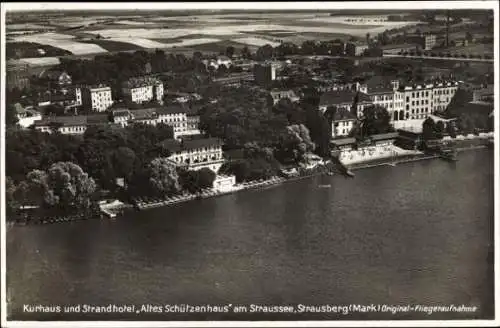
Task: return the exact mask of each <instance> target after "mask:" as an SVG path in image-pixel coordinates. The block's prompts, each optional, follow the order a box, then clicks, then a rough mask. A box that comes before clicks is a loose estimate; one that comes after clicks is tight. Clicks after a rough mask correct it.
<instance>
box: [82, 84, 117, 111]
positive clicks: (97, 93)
mask: <svg viewBox="0 0 500 328" xmlns="http://www.w3.org/2000/svg"><path fill="white" fill-rule="evenodd" d="M75 94H76V101H77V103H79V99H80V98H81V104H82V106H83V107H84V108H85V109H89V110H92V111H95V112H104V111H105V110H107V109H108V108H109V107H111V105H113V99H112V97H111V88H110V87H107V86H104V85H99V86H82V87H77V88H76V90H75Z"/></svg>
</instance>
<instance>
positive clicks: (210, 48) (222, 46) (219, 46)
mask: <svg viewBox="0 0 500 328" xmlns="http://www.w3.org/2000/svg"><path fill="white" fill-rule="evenodd" d="M229 46H232V47H234V48H235V52H236V53H238V52H239V51H240V49H243V48H244V47H245V45H244V44H242V43H238V42H233V41H230V40H224V41H220V42H215V43H206V44H199V45H195V46H190V47H189V48H190V49H193V51H200V52H212V53H217V54H218V53H220V52H225V51H226V49H227V47H229ZM248 49H250V51H252V52H255V51H257V49H258V47H255V46H250V45H249V46H248Z"/></svg>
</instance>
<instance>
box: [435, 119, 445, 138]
mask: <svg viewBox="0 0 500 328" xmlns="http://www.w3.org/2000/svg"><path fill="white" fill-rule="evenodd" d="M434 129H435V130H434V132H435V136H436V138H437V139H442V138H443V133H444V132H445V125H444V123H443V121H438V122H437V123H436V125H435V126H434Z"/></svg>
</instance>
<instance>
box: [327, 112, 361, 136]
mask: <svg viewBox="0 0 500 328" xmlns="http://www.w3.org/2000/svg"><path fill="white" fill-rule="evenodd" d="M355 122H356V116H355V115H354V114H353V113H351V112H350V111H348V110H336V111H335V113H334V114H333V117H332V138H338V137H346V136H348V135H349V134H350V132H351V131H352V129H353V127H354V123H355Z"/></svg>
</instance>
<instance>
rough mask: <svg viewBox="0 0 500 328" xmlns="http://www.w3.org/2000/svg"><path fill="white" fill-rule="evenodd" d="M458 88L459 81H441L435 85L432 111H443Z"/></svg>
mask: <svg viewBox="0 0 500 328" xmlns="http://www.w3.org/2000/svg"><path fill="white" fill-rule="evenodd" d="M457 90H458V83H457V82H448V83H440V84H437V85H435V86H434V90H433V102H432V112H433V113H435V112H439V111H443V110H445V109H446V107H448V105H449V104H450V102H451V99H452V98H453V96H454V95H455V93H456V92H457Z"/></svg>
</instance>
